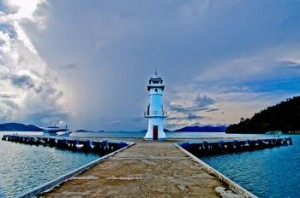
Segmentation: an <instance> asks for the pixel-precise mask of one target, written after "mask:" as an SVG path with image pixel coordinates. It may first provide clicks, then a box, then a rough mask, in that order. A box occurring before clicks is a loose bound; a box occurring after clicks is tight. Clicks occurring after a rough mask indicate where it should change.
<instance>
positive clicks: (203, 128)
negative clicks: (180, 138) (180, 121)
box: [175, 125, 226, 132]
mask: <svg viewBox="0 0 300 198" xmlns="http://www.w3.org/2000/svg"><path fill="white" fill-rule="evenodd" d="M225 131H226V126H224V125H219V126H210V125H207V126H186V127H183V128H181V129H177V130H175V132H225Z"/></svg>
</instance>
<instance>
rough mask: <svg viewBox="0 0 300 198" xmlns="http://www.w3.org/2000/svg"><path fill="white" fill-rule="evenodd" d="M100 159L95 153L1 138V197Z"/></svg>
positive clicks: (28, 188) (15, 195)
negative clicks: (26, 143)
mask: <svg viewBox="0 0 300 198" xmlns="http://www.w3.org/2000/svg"><path fill="white" fill-rule="evenodd" d="M2 134H4V133H2V132H1V133H0V137H1V138H2ZM98 158H99V155H95V154H84V153H79V152H76V153H74V152H71V151H65V150H59V149H55V148H50V147H43V146H30V145H24V144H19V143H13V142H6V141H1V140H0V197H1V198H2V197H17V196H18V195H20V194H22V193H24V192H26V191H28V190H30V189H32V188H34V187H37V186H39V185H41V184H43V183H46V182H48V181H50V180H52V179H55V178H57V177H58V176H61V175H62V174H65V173H68V172H70V171H72V170H74V169H76V168H79V167H80V166H82V165H85V164H87V163H89V162H91V161H93V160H96V159H98Z"/></svg>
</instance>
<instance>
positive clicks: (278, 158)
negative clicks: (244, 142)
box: [201, 135, 300, 198]
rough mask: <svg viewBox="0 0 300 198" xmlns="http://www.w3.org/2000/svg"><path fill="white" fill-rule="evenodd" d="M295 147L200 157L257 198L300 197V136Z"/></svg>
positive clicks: (293, 137)
mask: <svg viewBox="0 0 300 198" xmlns="http://www.w3.org/2000/svg"><path fill="white" fill-rule="evenodd" d="M291 137H292V139H293V145H292V146H286V147H285V146H283V147H277V148H271V149H264V150H258V151H252V152H243V153H235V154H226V155H218V156H212V157H203V158H201V159H202V160H203V161H205V162H206V163H207V164H209V165H211V166H212V167H214V168H215V169H217V170H218V171H220V172H221V173H223V174H224V175H226V176H227V177H229V178H230V179H232V180H233V181H235V182H236V183H238V184H240V185H241V186H243V187H244V188H246V189H247V190H249V191H250V192H252V193H253V194H255V195H257V196H258V197H262V198H264V197H272V198H277V197H278V198H282V197H291V198H299V197H300V135H293V136H291Z"/></svg>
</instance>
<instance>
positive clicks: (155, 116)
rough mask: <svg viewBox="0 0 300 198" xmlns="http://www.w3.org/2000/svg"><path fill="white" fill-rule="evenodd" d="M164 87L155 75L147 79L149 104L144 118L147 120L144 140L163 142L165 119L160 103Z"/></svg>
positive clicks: (165, 115) (164, 137) (165, 114)
mask: <svg viewBox="0 0 300 198" xmlns="http://www.w3.org/2000/svg"><path fill="white" fill-rule="evenodd" d="M164 88H165V86H164V85H163V80H162V78H161V77H159V76H158V75H157V71H155V75H154V76H153V77H151V78H150V79H149V84H148V86H147V90H148V91H149V96H150V103H149V105H148V107H147V111H146V112H145V118H148V130H147V133H146V135H145V137H144V139H145V140H164V139H166V134H165V132H164V125H163V120H164V118H166V117H167V113H166V112H165V111H164V108H163V103H162V93H163V91H164Z"/></svg>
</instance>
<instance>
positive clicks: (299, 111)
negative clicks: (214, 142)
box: [226, 96, 300, 134]
mask: <svg viewBox="0 0 300 198" xmlns="http://www.w3.org/2000/svg"><path fill="white" fill-rule="evenodd" d="M272 132H281V133H284V134H291V133H297V134H299V133H300V96H295V97H293V98H288V99H287V100H285V101H282V102H281V103H279V104H276V105H274V106H271V107H268V108H266V109H264V110H262V111H260V112H259V113H256V114H254V116H253V117H252V118H250V119H249V118H247V119H244V118H241V120H240V122H239V123H238V124H233V125H230V126H228V127H227V130H226V133H242V134H243V133H244V134H249V133H256V134H263V133H272Z"/></svg>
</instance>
